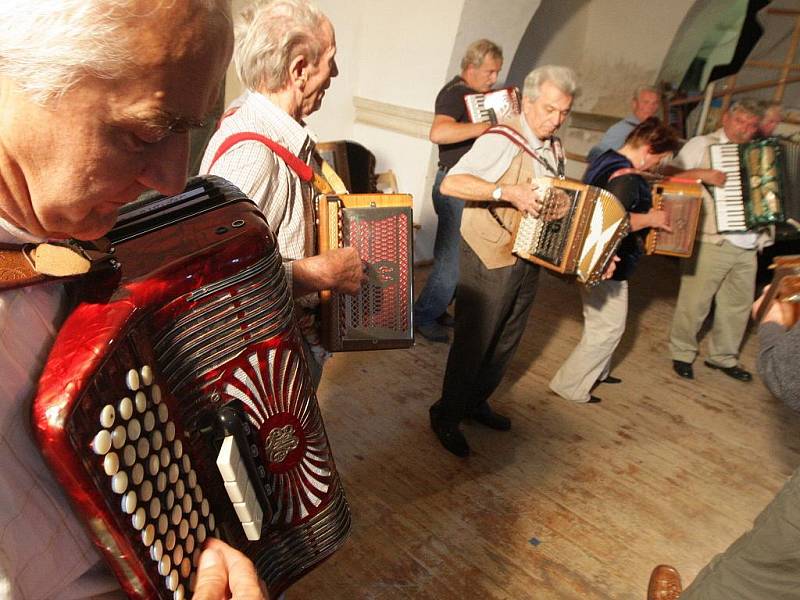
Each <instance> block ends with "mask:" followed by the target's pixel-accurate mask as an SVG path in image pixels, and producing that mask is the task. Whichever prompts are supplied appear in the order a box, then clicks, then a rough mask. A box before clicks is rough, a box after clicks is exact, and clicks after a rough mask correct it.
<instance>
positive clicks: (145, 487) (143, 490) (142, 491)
mask: <svg viewBox="0 0 800 600" xmlns="http://www.w3.org/2000/svg"><path fill="white" fill-rule="evenodd" d="M152 497H153V484H152V482H151V481H149V480H146V481H143V482H142V487H140V488H139V500H141V501H142V502H149V501H150V498H152Z"/></svg>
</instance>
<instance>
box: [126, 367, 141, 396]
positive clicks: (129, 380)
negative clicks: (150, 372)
mask: <svg viewBox="0 0 800 600" xmlns="http://www.w3.org/2000/svg"><path fill="white" fill-rule="evenodd" d="M125 383H126V384H128V389H129V390H131V391H132V392H135V391H136V390H138V389H139V372H138V371H137V370H136V369H131V370H130V371H128V375H127V377H126V378H125Z"/></svg>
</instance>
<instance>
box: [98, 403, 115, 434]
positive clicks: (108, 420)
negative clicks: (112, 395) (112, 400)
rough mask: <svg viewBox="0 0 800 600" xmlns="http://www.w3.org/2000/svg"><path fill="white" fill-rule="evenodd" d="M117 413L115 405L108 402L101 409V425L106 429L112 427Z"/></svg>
mask: <svg viewBox="0 0 800 600" xmlns="http://www.w3.org/2000/svg"><path fill="white" fill-rule="evenodd" d="M115 416H116V413H115V412H114V407H113V406H111V405H110V404H106V405H105V406H104V407H103V410H101V411H100V425H102V426H103V427H105V428H106V429H110V428H111V426H112V425H113V424H114V418H115Z"/></svg>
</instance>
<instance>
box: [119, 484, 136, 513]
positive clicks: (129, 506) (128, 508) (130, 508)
mask: <svg viewBox="0 0 800 600" xmlns="http://www.w3.org/2000/svg"><path fill="white" fill-rule="evenodd" d="M136 505H137V502H136V492H134V491H133V490H131V491H129V492H128V493H127V494H125V495H124V496H123V497H122V512H124V513H125V514H126V515H132V514H133V513H134V511H135V510H136Z"/></svg>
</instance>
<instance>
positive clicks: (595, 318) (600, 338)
mask: <svg viewBox="0 0 800 600" xmlns="http://www.w3.org/2000/svg"><path fill="white" fill-rule="evenodd" d="M580 291H581V300H583V336H581V340H580V342H578V345H577V346H575V349H574V350H573V351H572V354H570V355H569V357H568V358H567V360H566V361H564V364H562V365H561V368H559V369H558V372H557V373H556V374H555V376H554V377H553V379H552V380H551V381H550V389H551V390H553V391H554V392H555V393H556V394H558V395H559V396H561V397H562V398H564V399H566V400H571V401H573V402H588V401H589V398H590V396H591V391H592V387H593V386H594V384H595V382H596V381H597V380H598V379H605V378H606V376H607V375H608V373H609V371H610V370H611V356H612V355H613V354H614V350H616V349H617V346H618V345H619V341H620V340H621V339H622V334H623V333H625V321H626V320H627V317H628V282H627V281H614V280H613V279H609V280H607V281H602V282H600V283H599V284H598V285H597V286H596V287H594V288H588V289H587V288H586V287H585V286H580Z"/></svg>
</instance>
